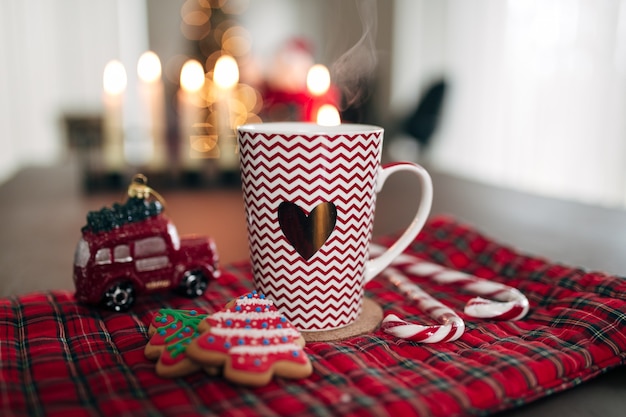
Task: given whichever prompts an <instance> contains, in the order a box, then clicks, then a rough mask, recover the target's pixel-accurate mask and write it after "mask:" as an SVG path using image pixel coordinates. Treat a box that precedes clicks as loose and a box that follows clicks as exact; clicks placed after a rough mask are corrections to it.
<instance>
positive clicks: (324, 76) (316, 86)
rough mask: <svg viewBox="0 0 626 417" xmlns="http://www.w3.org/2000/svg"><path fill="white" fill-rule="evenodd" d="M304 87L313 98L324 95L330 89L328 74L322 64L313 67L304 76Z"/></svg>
mask: <svg viewBox="0 0 626 417" xmlns="http://www.w3.org/2000/svg"><path fill="white" fill-rule="evenodd" d="M306 87H307V89H308V90H309V92H310V93H311V94H313V95H315V96H321V95H322V94H326V92H327V91H328V89H329V88H330V72H329V71H328V68H326V67H325V66H324V65H322V64H316V65H313V66H312V67H311V68H310V69H309V72H308V73H307V75H306Z"/></svg>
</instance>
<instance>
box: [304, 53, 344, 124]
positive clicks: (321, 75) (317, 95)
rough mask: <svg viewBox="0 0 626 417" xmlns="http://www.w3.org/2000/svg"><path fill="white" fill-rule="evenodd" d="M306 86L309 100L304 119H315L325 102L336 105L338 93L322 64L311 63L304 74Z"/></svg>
mask: <svg viewBox="0 0 626 417" xmlns="http://www.w3.org/2000/svg"><path fill="white" fill-rule="evenodd" d="M306 87H307V91H308V92H309V95H310V96H311V100H310V101H309V102H308V105H307V109H306V111H305V120H306V121H311V122H312V121H316V120H317V115H318V113H319V111H320V108H321V107H322V106H324V105H326V104H331V105H333V106H336V105H337V104H338V102H337V101H338V97H337V96H338V94H337V91H336V90H335V89H334V88H333V86H332V84H331V80H330V72H329V71H328V68H326V67H325V66H324V65H321V64H316V65H313V66H312V67H311V68H310V69H309V71H308V73H307V76H306Z"/></svg>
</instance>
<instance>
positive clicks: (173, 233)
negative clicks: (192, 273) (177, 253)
mask: <svg viewBox="0 0 626 417" xmlns="http://www.w3.org/2000/svg"><path fill="white" fill-rule="evenodd" d="M167 233H169V234H170V239H172V246H174V250H178V249H180V236H178V230H176V226H174V225H173V224H172V223H168V224H167Z"/></svg>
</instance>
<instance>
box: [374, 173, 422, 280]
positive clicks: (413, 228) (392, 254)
mask: <svg viewBox="0 0 626 417" xmlns="http://www.w3.org/2000/svg"><path fill="white" fill-rule="evenodd" d="M399 171H408V172H411V173H413V174H415V175H416V176H417V177H418V179H419V181H420V186H421V195H420V199H419V207H418V208H417V213H415V217H414V218H413V221H412V222H411V224H410V225H409V227H407V229H406V230H405V231H404V233H402V235H401V236H400V237H399V238H398V240H396V241H395V242H394V243H393V245H391V246H390V247H389V248H388V249H387V250H386V251H385V252H383V253H382V254H381V255H379V256H377V257H376V258H373V259H370V260H368V261H367V263H366V264H365V280H364V282H363V284H365V283H367V282H369V281H370V280H371V279H372V278H374V277H375V276H376V275H378V274H379V273H380V272H381V271H382V270H383V269H385V268H386V267H388V266H389V264H391V262H392V261H393V260H394V259H395V258H396V257H398V256H399V255H400V254H401V253H402V252H403V251H404V250H405V249H406V248H407V246H409V244H411V242H412V241H413V240H414V239H415V237H416V236H417V235H418V233H419V232H420V231H421V230H422V227H424V224H425V223H426V219H427V218H428V215H429V214H430V208H431V206H432V203H433V182H432V180H431V178H430V174H428V171H426V170H425V169H424V168H422V167H421V166H420V165H417V164H413V163H411V162H394V163H391V164H387V165H385V166H383V167H382V169H381V170H380V171H379V173H378V181H377V184H376V193H377V194H378V193H379V192H380V190H382V188H383V185H385V181H386V180H387V178H388V177H389V176H390V175H392V174H395V173H396V172H399Z"/></svg>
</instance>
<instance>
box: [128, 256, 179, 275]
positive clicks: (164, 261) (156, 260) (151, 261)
mask: <svg viewBox="0 0 626 417" xmlns="http://www.w3.org/2000/svg"><path fill="white" fill-rule="evenodd" d="M169 263H170V260H169V258H168V257H167V256H154V257H152V258H145V259H139V260H137V261H136V262H135V268H137V271H139V272H145V271H154V270H156V269H161V268H165V267H166V266H168V265H169Z"/></svg>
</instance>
